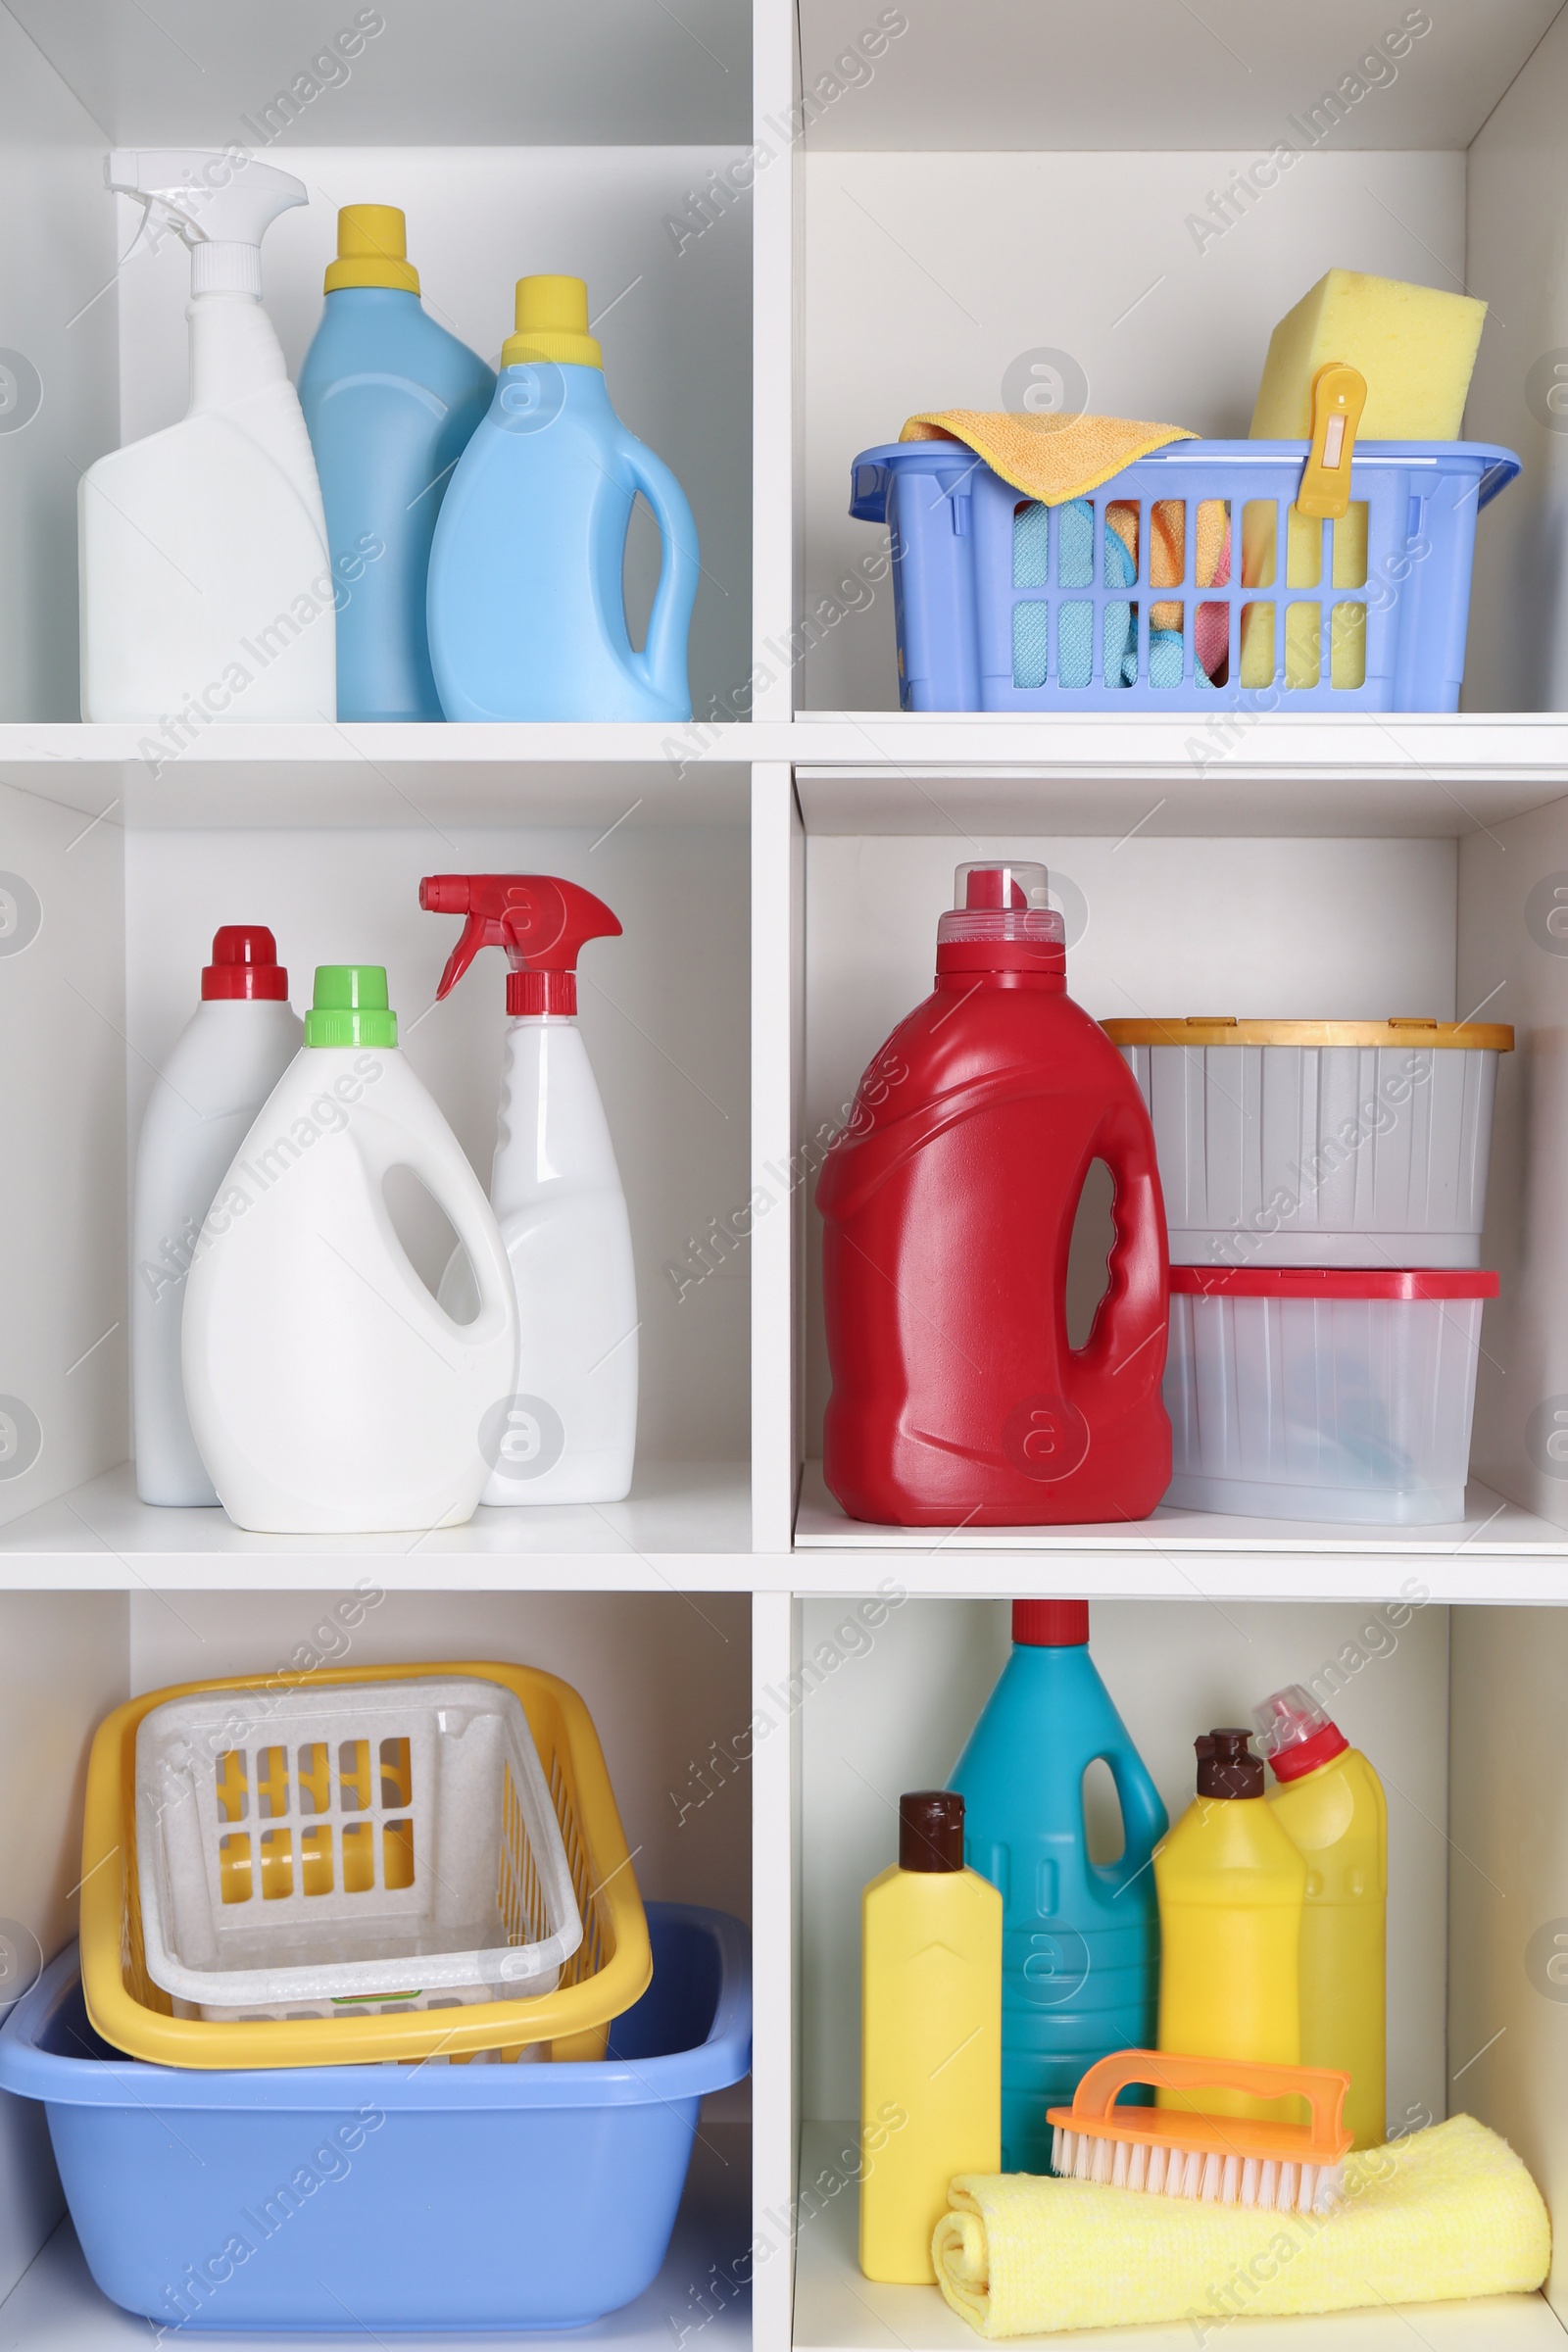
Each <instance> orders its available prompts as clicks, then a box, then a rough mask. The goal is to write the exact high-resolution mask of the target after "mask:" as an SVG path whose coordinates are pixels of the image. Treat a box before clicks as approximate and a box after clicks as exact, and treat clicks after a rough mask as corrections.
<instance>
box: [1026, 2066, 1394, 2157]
mask: <svg viewBox="0 0 1568 2352" xmlns="http://www.w3.org/2000/svg"><path fill="white" fill-rule="evenodd" d="M1130 2082H1147V2083H1151V2084H1152V2085H1153V2087H1154V2088H1155V2089H1158V2090H1244V2091H1246V2092H1248V2093H1249V2094H1250V2096H1251V2097H1252V2098H1254V2099H1285V2098H1291V2097H1293V2096H1294V2097H1298V2098H1302V2099H1305V2101H1306V2103H1307V2105H1308V2106H1309V2107H1310V2108H1311V2110H1312V2125H1311V2135H1312V2143H1313V2145H1314V2146H1315V2147H1322V2148H1325V2149H1333V2150H1335V2152H1336V2155H1343V2154H1344V2152H1345V2149H1346V2148H1347V2147H1348V2145H1349V2142H1350V2134H1349V2132H1348V2131H1346V2130H1345V2127H1344V2125H1343V2124H1342V2123H1341V2120H1340V2118H1341V2114H1342V2112H1343V2110H1344V2107H1345V2094H1346V2092H1347V2091H1348V2089H1349V2087H1350V2078H1349V2076H1348V2075H1346V2074H1341V2073H1340V2072H1339V2071H1338V2070H1337V2069H1335V2068H1333V2067H1327V2066H1272V2065H1270V2064H1268V2063H1267V2062H1266V2061H1265V2060H1263V2059H1261V2058H1185V2057H1182V2056H1180V2055H1179V2054H1178V2053H1177V2052H1175V2051H1173V2050H1112V2051H1111V2053H1110V2056H1109V2057H1108V2058H1102V2059H1101V2060H1100V2061H1099V2062H1098V2064H1096V2065H1094V2066H1092V2067H1091V2068H1090V2069H1089V2071H1088V2073H1087V2074H1086V2075H1085V2076H1084V2077H1083V2078H1082V2080H1081V2081H1080V2082H1079V2084H1078V2087H1077V2089H1076V2090H1075V2091H1074V2093H1073V2100H1072V2120H1073V2122H1074V2124H1075V2125H1079V2124H1095V2123H1103V2122H1105V2121H1106V2120H1107V2119H1108V2117H1109V2115H1110V2111H1111V2109H1112V2108H1113V2107H1114V2106H1115V2104H1116V2098H1117V2094H1118V2093H1119V2092H1121V2091H1123V2090H1125V2089H1126V2088H1127V2085H1128V2084H1129V2083H1130ZM1122 2120H1123V2121H1127V2120H1130V2119H1129V2118H1125V2117H1124V2118H1123V2119H1122Z"/></svg>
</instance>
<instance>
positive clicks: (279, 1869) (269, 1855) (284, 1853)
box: [261, 1830, 294, 1903]
mask: <svg viewBox="0 0 1568 2352" xmlns="http://www.w3.org/2000/svg"><path fill="white" fill-rule="evenodd" d="M261 1844H262V1900H263V1902H266V1903H282V1902H287V1900H288V1898H289V1896H290V1895H291V1894H292V1893H293V1891H294V1833H293V1831H292V1830H264V1831H263V1832H262V1838H261Z"/></svg>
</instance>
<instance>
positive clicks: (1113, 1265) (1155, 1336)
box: [1075, 1103, 1170, 1409]
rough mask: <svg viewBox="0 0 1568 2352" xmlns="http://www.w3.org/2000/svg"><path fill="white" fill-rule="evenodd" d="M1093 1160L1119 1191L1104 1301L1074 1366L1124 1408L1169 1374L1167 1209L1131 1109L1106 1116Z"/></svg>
mask: <svg viewBox="0 0 1568 2352" xmlns="http://www.w3.org/2000/svg"><path fill="white" fill-rule="evenodd" d="M1090 1154H1091V1156H1092V1157H1093V1158H1096V1159H1103V1161H1104V1162H1105V1165H1106V1166H1107V1167H1108V1168H1109V1170H1110V1174H1111V1181H1112V1183H1113V1185H1114V1187H1115V1197H1114V1200H1113V1201H1112V1203H1111V1222H1112V1226H1113V1229H1114V1239H1113V1241H1112V1243H1111V1247H1110V1253H1109V1256H1108V1258H1107V1259H1106V1267H1105V1270H1106V1285H1105V1292H1104V1296H1103V1298H1102V1299H1101V1301H1100V1304H1099V1306H1098V1307H1097V1309H1096V1310H1095V1320H1094V1325H1093V1328H1092V1329H1091V1331H1090V1334H1089V1337H1088V1339H1087V1340H1086V1341H1085V1342H1084V1345H1083V1346H1082V1348H1079V1349H1078V1350H1077V1352H1076V1357H1075V1361H1076V1365H1077V1370H1078V1375H1079V1378H1080V1379H1082V1380H1087V1381H1092V1382H1095V1383H1097V1384H1099V1383H1105V1384H1107V1385H1108V1384H1109V1383H1111V1382H1114V1383H1115V1384H1116V1385H1115V1387H1114V1389H1113V1390H1111V1391H1110V1398H1109V1400H1110V1401H1113V1402H1114V1404H1115V1405H1116V1406H1117V1408H1118V1409H1126V1408H1127V1407H1129V1406H1131V1405H1134V1404H1136V1403H1138V1402H1139V1401H1140V1400H1141V1399H1142V1398H1143V1397H1146V1396H1147V1395H1148V1394H1149V1392H1150V1391H1151V1390H1157V1389H1158V1387H1159V1385H1160V1381H1161V1379H1162V1378H1163V1375H1164V1370H1165V1344H1164V1343H1165V1334H1166V1331H1167V1328H1168V1324H1169V1317H1170V1279H1169V1274H1168V1271H1167V1256H1166V1241H1165V1203H1164V1200H1163V1197H1162V1195H1161V1193H1160V1189H1159V1174H1158V1170H1157V1168H1156V1166H1155V1161H1154V1143H1153V1136H1152V1132H1151V1130H1150V1128H1149V1125H1148V1123H1147V1121H1146V1120H1145V1119H1144V1118H1142V1117H1141V1116H1140V1115H1139V1114H1138V1113H1137V1112H1136V1111H1135V1110H1134V1109H1133V1107H1132V1105H1131V1104H1130V1103H1115V1104H1113V1105H1112V1106H1111V1108H1110V1109H1109V1110H1108V1111H1107V1112H1106V1114H1105V1117H1104V1118H1103V1120H1102V1122H1101V1125H1100V1127H1099V1129H1098V1130H1097V1132H1096V1134H1095V1137H1094V1139H1093V1141H1092V1143H1091V1145H1090Z"/></svg>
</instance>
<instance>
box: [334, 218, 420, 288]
mask: <svg viewBox="0 0 1568 2352" xmlns="http://www.w3.org/2000/svg"><path fill="white" fill-rule="evenodd" d="M408 254H409V239H408V228H407V224H406V222H405V221H404V218H403V215H402V213H401V212H400V211H399V210H398V208H397V206H396V205H395V204H345V205H344V206H343V208H342V210H341V211H340V212H339V214H338V217H337V260H336V261H335V262H329V263H328V264H327V268H326V291H327V293H328V294H335V293H337V291H338V289H339V288H340V287H342V286H393V287H395V288H396V289H397V291H398V292H399V293H400V294H417V292H418V291H419V272H418V271H417V270H416V269H415V267H414V264H413V263H412V262H411V261H410V260H409V258H408Z"/></svg>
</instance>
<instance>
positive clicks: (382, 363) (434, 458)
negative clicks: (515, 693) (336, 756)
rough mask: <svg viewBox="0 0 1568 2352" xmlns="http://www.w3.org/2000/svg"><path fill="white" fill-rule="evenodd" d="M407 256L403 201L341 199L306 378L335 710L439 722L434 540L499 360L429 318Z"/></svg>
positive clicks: (303, 390)
mask: <svg viewBox="0 0 1568 2352" xmlns="http://www.w3.org/2000/svg"><path fill="white" fill-rule="evenodd" d="M407 252H408V246H407V239H406V235H405V227H404V220H403V215H402V214H401V213H400V212H399V210H398V208H397V206H396V205H392V204H349V205H345V206H344V207H343V209H342V211H341V212H340V213H339V214H338V217H337V254H338V258H337V260H336V261H335V262H333V263H331V264H330V265H329V267H328V269H327V272H326V310H325V312H324V314H323V316H322V319H321V323H320V325H319V327H318V328H317V330H316V339H315V341H314V342H313V343H312V345H311V348H310V350H309V351H308V352H307V353H306V355H305V366H304V368H303V369H302V370H301V373H300V384H299V392H300V406H301V408H302V409H303V410H304V411H305V423H306V429H307V430H308V432H309V433H310V436H311V447H312V449H313V450H314V452H315V453H316V470H317V472H318V473H319V476H320V481H321V501H322V504H323V505H324V507H325V509H326V534H327V540H328V543H329V544H330V547H331V550H332V563H333V567H334V571H335V574H336V578H337V580H338V583H339V588H338V594H339V597H340V598H341V599H342V600H343V601H342V602H341V604H340V606H339V610H338V615H337V714H338V716H339V718H393V719H417V718H431V719H438V718H439V717H440V716H441V704H440V701H439V699H438V697H437V695H436V690H435V678H434V676H433V675H432V673H431V669H430V649H429V645H428V643H427V641H426V638H425V630H424V591H425V578H426V574H427V573H428V571H429V567H430V540H431V537H432V535H433V533H434V531H435V520H436V515H438V513H439V512H440V508H441V501H442V497H443V495H444V493H445V491H446V487H447V484H448V482H449V481H450V479H451V475H452V468H453V466H455V465H456V464H457V462H458V459H459V458H460V457H461V456H462V455H463V452H464V450H465V449H466V447H467V444H468V439H469V436H470V435H471V433H472V432H473V429H474V427H475V425H477V424H478V422H479V420H480V418H481V417H483V415H484V413H485V411H486V409H487V408H488V407H489V406H490V396H491V394H492V393H493V392H494V390H495V387H496V378H495V370H494V368H487V367H486V365H485V363H484V361H483V360H481V359H480V357H479V355H478V353H477V352H473V351H470V350H469V349H468V347H467V345H466V343H460V342H459V340H458V338H457V336H456V335H449V334H448V332H447V330H446V328H445V327H444V326H438V325H437V324H436V322H435V320H434V319H431V318H428V317H426V315H425V312H424V310H423V307H422V306H421V304H420V301H419V274H418V271H417V270H415V269H414V268H413V267H412V265H411V264H410V263H409V261H408V259H407Z"/></svg>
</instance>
